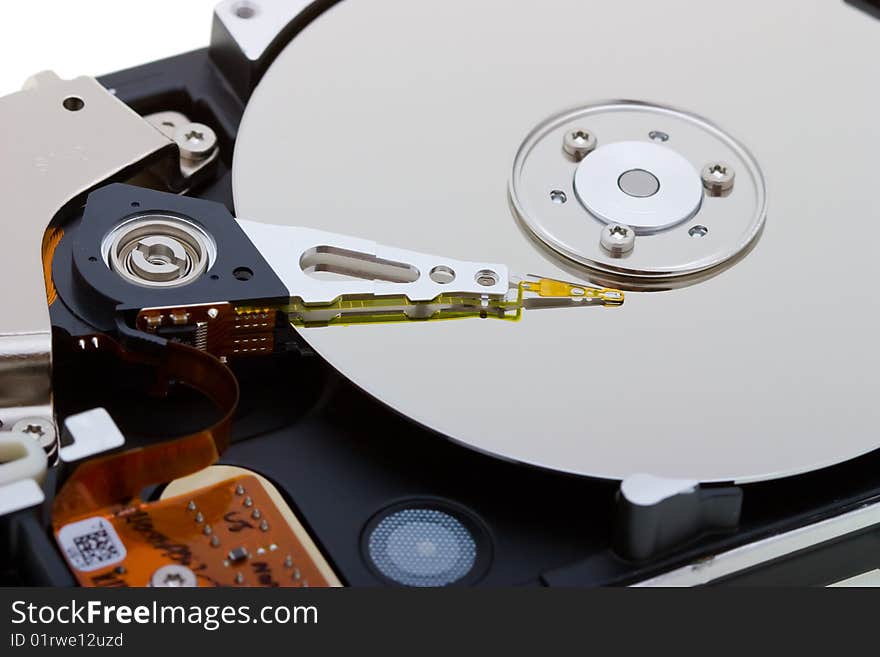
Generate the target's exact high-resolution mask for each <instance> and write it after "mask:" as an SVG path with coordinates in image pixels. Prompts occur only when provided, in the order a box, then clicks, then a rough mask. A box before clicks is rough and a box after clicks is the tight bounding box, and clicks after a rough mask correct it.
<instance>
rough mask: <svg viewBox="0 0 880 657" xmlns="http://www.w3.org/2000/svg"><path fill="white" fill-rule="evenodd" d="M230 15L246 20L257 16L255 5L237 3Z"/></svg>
mask: <svg viewBox="0 0 880 657" xmlns="http://www.w3.org/2000/svg"><path fill="white" fill-rule="evenodd" d="M232 13H233V14H235V15H236V16H237V17H238V18H241V19H243V20H247V19H249V18H253V17H254V16H256V15H257V5H255V4H253V3H252V2H238V3H236V4H235V6H233V8H232Z"/></svg>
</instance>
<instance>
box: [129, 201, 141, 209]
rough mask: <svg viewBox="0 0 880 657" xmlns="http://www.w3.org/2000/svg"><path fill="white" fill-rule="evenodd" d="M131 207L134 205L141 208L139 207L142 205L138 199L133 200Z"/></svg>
mask: <svg viewBox="0 0 880 657" xmlns="http://www.w3.org/2000/svg"><path fill="white" fill-rule="evenodd" d="M131 207H133V208H139V207H141V204H140V203H138V202H137V201H132V202H131Z"/></svg>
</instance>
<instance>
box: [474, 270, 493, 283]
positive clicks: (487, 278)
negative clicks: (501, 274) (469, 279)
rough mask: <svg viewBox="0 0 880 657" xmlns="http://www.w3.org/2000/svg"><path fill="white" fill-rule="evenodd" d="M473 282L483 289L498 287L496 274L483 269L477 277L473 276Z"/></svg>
mask: <svg viewBox="0 0 880 657" xmlns="http://www.w3.org/2000/svg"><path fill="white" fill-rule="evenodd" d="M474 280H476V281H477V283H479V284H480V285H482V286H483V287H492V286H494V285H498V274H496V273H495V272H494V271H492V270H491V269H483V270H480V271H478V272H477V275H476V276H474Z"/></svg>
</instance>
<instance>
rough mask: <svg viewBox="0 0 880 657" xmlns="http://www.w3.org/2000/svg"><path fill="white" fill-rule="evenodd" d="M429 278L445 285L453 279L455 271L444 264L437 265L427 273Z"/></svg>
mask: <svg viewBox="0 0 880 657" xmlns="http://www.w3.org/2000/svg"><path fill="white" fill-rule="evenodd" d="M429 276H430V277H431V280H432V281H434V282H435V283H439V284H440V285H447V284H448V283H451V282H452V281H454V280H455V271H454V270H453V269H452V268H450V267H447V266H446V265H438V266H437V267H434V269H432V270H431V273H430V274H429Z"/></svg>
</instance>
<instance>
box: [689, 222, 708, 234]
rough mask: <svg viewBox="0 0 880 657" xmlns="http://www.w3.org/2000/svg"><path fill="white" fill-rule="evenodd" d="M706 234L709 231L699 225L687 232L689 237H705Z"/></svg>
mask: <svg viewBox="0 0 880 657" xmlns="http://www.w3.org/2000/svg"><path fill="white" fill-rule="evenodd" d="M708 234H709V229H708V228H706V227H705V226H701V225H696V226H692V227H691V229H690V230H689V231H688V235H690V236H691V237H705V236H706V235H708Z"/></svg>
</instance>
